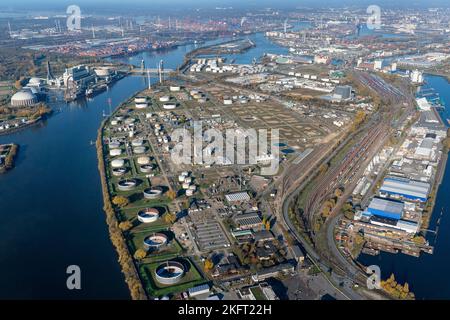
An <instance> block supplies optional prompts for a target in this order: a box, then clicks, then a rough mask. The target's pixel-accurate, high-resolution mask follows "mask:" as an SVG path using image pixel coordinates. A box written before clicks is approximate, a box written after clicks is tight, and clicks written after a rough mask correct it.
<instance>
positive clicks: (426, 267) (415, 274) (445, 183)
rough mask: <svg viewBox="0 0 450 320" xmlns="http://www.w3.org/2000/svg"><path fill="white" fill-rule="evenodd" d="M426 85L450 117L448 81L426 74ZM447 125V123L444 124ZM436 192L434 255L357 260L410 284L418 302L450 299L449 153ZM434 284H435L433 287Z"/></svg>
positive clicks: (438, 175)
mask: <svg viewBox="0 0 450 320" xmlns="http://www.w3.org/2000/svg"><path fill="white" fill-rule="evenodd" d="M425 77H426V81H427V84H428V85H429V86H431V87H433V88H435V89H436V91H437V92H438V93H439V94H440V96H441V97H442V98H443V99H444V100H445V101H446V102H447V105H446V106H445V109H443V110H441V111H440V112H439V114H440V116H441V118H442V120H444V119H445V118H448V117H449V111H450V110H449V109H450V108H449V105H448V101H450V90H449V88H450V83H449V82H448V81H447V79H446V78H442V77H438V76H434V75H426V76H425ZM444 123H446V122H445V121H444ZM435 183H436V186H437V188H436V193H435V201H434V206H433V209H432V211H430V213H432V214H431V215H430V220H429V226H428V228H427V229H429V230H431V231H429V232H427V234H426V238H427V240H428V241H429V242H430V244H432V245H433V246H434V251H433V254H422V255H421V256H420V258H416V257H413V256H408V255H399V254H390V253H386V252H380V254H379V255H377V256H370V255H366V254H362V255H361V256H360V257H359V258H358V261H359V262H360V263H362V264H363V265H365V266H368V265H378V266H379V267H380V269H381V275H382V278H383V279H387V278H389V277H390V275H391V274H392V273H393V274H395V277H396V279H397V280H398V281H399V282H401V283H405V282H408V283H409V284H410V287H411V291H413V292H414V293H415V295H416V299H418V300H420V299H449V298H450V279H449V278H448V277H446V276H445V275H446V266H447V265H448V264H449V263H450V258H449V257H448V255H447V253H448V248H449V247H450V235H449V233H448V232H446V231H447V230H449V229H450V218H449V217H448V212H449V210H450V201H449V198H448V194H449V192H450V165H449V161H448V154H447V153H445V152H444V154H443V155H442V159H441V164H440V166H439V169H438V170H437V172H436V180H435ZM430 284H432V285H430Z"/></svg>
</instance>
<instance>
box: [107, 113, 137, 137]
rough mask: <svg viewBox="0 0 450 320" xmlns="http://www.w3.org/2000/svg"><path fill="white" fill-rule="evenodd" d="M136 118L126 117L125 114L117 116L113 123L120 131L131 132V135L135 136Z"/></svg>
mask: <svg viewBox="0 0 450 320" xmlns="http://www.w3.org/2000/svg"><path fill="white" fill-rule="evenodd" d="M135 121H136V119H135V118H126V119H125V117H124V116H120V115H119V116H115V117H114V118H113V119H112V120H111V125H112V126H113V127H116V129H117V131H119V132H129V133H130V134H129V136H130V137H133V136H134V126H135Z"/></svg>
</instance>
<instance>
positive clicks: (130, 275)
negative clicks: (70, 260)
mask: <svg viewBox="0 0 450 320" xmlns="http://www.w3.org/2000/svg"><path fill="white" fill-rule="evenodd" d="M133 96H135V95H133ZM110 117H111V115H110V116H109V117H107V118H105V119H104V120H103V122H102V124H101V126H100V129H99V130H98V135H97V141H96V148H97V157H98V170H99V173H100V180H101V186H102V194H103V203H104V206H103V210H104V212H105V214H106V223H107V225H108V231H109V236H110V239H111V242H112V243H113V245H114V247H115V249H116V252H117V255H118V256H119V258H118V262H119V264H120V266H121V269H122V273H123V274H124V277H125V282H126V284H127V285H128V289H129V290H130V295H131V298H132V299H133V300H147V295H146V294H145V290H144V288H143V286H142V282H141V280H140V278H139V275H138V272H137V269H136V266H135V264H134V261H133V258H132V256H131V253H130V251H129V250H128V246H127V244H126V239H125V237H124V235H123V233H122V231H121V230H120V228H119V221H118V220H117V216H116V212H115V210H114V205H113V203H112V201H111V195H110V192H109V189H108V182H107V180H106V168H105V157H104V153H103V151H104V146H103V130H104V127H105V124H106V123H107V122H108V121H109V120H110Z"/></svg>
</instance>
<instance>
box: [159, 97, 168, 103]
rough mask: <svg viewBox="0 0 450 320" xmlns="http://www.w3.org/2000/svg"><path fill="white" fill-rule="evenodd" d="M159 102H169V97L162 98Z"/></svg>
mask: <svg viewBox="0 0 450 320" xmlns="http://www.w3.org/2000/svg"><path fill="white" fill-rule="evenodd" d="M159 101H161V102H169V101H170V97H169V96H162V97H160V98H159Z"/></svg>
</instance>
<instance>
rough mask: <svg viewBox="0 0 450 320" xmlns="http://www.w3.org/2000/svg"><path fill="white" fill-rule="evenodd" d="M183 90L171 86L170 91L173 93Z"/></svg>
mask: <svg viewBox="0 0 450 320" xmlns="http://www.w3.org/2000/svg"><path fill="white" fill-rule="evenodd" d="M180 90H181V87H180V86H170V91H172V92H178V91H180Z"/></svg>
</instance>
